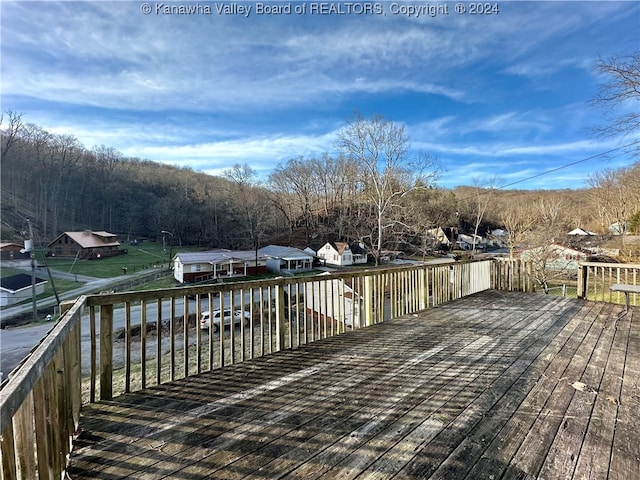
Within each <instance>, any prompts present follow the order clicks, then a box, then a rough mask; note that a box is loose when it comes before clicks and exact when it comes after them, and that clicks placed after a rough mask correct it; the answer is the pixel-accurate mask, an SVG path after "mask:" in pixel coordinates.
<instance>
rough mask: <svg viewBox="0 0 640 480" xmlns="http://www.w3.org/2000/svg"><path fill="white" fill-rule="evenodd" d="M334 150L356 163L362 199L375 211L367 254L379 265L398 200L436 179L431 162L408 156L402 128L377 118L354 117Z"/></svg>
mask: <svg viewBox="0 0 640 480" xmlns="http://www.w3.org/2000/svg"><path fill="white" fill-rule="evenodd" d="M338 146H339V148H341V149H342V151H343V152H344V153H345V155H346V156H347V157H349V158H350V159H352V160H354V161H355V162H357V163H358V165H359V167H360V169H361V172H360V177H361V182H362V185H363V192H364V195H365V196H366V197H367V198H368V199H369V201H371V202H372V204H373V205H374V209H375V213H376V215H375V225H372V233H371V245H370V246H371V251H372V253H373V256H374V257H375V259H376V264H378V263H379V262H380V256H381V251H382V247H383V242H384V232H385V230H387V229H388V228H391V227H393V226H394V224H395V222H396V219H397V216H396V214H397V210H398V208H399V204H398V200H399V199H400V198H401V197H402V196H404V195H405V194H406V193H407V192H409V191H411V190H413V189H416V188H426V187H428V186H429V185H430V184H431V182H432V181H433V180H434V179H435V178H436V177H437V169H436V168H435V167H436V162H435V158H433V157H431V156H430V155H419V156H418V157H417V158H415V159H414V158H413V157H412V156H411V155H410V154H409V138H408V137H407V135H406V133H405V130H404V126H403V125H400V124H396V123H394V122H392V121H389V120H386V119H384V117H382V116H381V115H376V116H374V117H372V118H365V117H363V116H361V115H360V114H356V115H355V117H354V119H353V120H352V121H351V122H350V123H349V124H348V125H347V126H346V127H345V128H343V129H342V130H341V131H340V133H339V139H338ZM358 240H360V239H358Z"/></svg>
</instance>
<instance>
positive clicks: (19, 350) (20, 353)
mask: <svg viewBox="0 0 640 480" xmlns="http://www.w3.org/2000/svg"><path fill="white" fill-rule="evenodd" d="M159 272H161V270H160V269H155V270H145V271H142V272H136V273H134V274H129V275H121V276H119V277H114V278H107V279H102V278H93V277H83V279H84V280H90V281H89V282H87V283H85V284H84V285H82V286H80V287H78V288H75V289H73V290H69V291H67V292H64V293H62V294H60V300H71V299H75V298H78V297H79V296H80V295H85V294H90V293H98V292H100V291H102V290H107V289H109V288H112V287H113V286H114V285H117V284H119V283H122V282H123V281H131V280H134V279H136V278H139V277H144V276H147V275H154V274H157V273H159ZM51 273H52V275H53V276H54V278H55V277H56V276H57V277H59V278H60V275H68V274H64V272H55V271H52V272H51ZM71 275H74V274H71ZM74 280H75V278H74ZM53 306H56V299H55V297H50V298H46V299H42V300H38V303H37V307H38V309H41V308H46V307H53ZM31 310H32V305H31V303H27V304H23V305H17V306H15V307H9V308H3V309H2V311H0V323H3V322H4V321H6V319H9V318H12V317H14V316H17V315H23V314H25V313H30V312H31ZM53 326H54V323H53V322H45V323H36V324H30V325H22V326H20V327H14V328H6V329H2V330H0V371H1V372H2V373H3V374H4V375H6V374H7V373H8V372H10V371H11V370H13V369H14V368H15V367H16V365H18V363H20V361H22V359H23V358H24V357H25V356H27V354H28V353H29V352H30V351H31V350H32V349H33V348H34V347H35V346H36V345H38V343H40V341H41V340H42V338H44V336H45V335H46V334H47V333H48V332H49V330H51V328H53ZM85 330H86V331H88V328H87V329H85Z"/></svg>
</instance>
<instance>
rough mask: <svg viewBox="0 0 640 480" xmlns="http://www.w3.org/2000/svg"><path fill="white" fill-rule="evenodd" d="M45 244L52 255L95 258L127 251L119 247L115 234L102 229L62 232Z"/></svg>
mask: <svg viewBox="0 0 640 480" xmlns="http://www.w3.org/2000/svg"><path fill="white" fill-rule="evenodd" d="M47 246H48V247H49V254H50V255H51V256H54V257H72V258H83V259H97V258H104V257H113V256H115V255H121V254H124V253H127V251H126V250H120V249H119V247H120V242H118V236H117V235H115V234H113V233H109V232H104V231H96V232H94V231H91V230H85V231H84V232H63V233H61V234H60V235H58V236H57V237H56V238H55V239H54V240H53V241H52V242H51V243H49V245H47Z"/></svg>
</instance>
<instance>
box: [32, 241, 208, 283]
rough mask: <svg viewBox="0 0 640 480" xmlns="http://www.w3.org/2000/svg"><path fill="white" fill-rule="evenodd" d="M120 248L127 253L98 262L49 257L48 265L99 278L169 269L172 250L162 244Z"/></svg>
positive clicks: (40, 260)
mask: <svg viewBox="0 0 640 480" xmlns="http://www.w3.org/2000/svg"><path fill="white" fill-rule="evenodd" d="M120 248H121V249H123V250H125V249H126V250H127V253H126V254H124V255H118V256H116V257H107V258H101V259H98V260H75V259H73V258H55V257H48V258H47V263H48V264H49V267H50V268H52V269H55V270H59V271H62V272H67V273H76V274H78V275H89V276H91V277H98V278H111V277H117V276H119V275H123V274H125V273H127V274H131V273H135V272H139V271H141V270H146V269H147V268H152V267H157V266H164V267H167V268H168V267H169V263H170V258H169V254H170V250H169V249H168V248H167V249H166V250H163V249H162V244H158V243H155V242H145V243H139V244H137V245H129V244H123V245H122V246H121V247H120ZM178 251H198V249H196V248H182V247H180V248H178V247H173V249H172V253H173V254H175V253H177V252H178ZM39 263H40V264H42V258H41V257H39ZM125 269H126V271H125Z"/></svg>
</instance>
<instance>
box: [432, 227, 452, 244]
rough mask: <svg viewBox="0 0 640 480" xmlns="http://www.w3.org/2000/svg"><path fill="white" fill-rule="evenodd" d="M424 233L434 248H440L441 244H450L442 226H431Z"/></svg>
mask: <svg viewBox="0 0 640 480" xmlns="http://www.w3.org/2000/svg"><path fill="white" fill-rule="evenodd" d="M426 234H427V237H428V238H429V239H430V240H431V241H430V244H431V246H432V247H433V248H434V249H437V248H440V247H441V246H445V247H449V246H450V245H451V241H450V240H449V238H448V237H447V234H446V233H445V231H444V230H443V229H442V227H437V228H431V229H429V230H427V232H426Z"/></svg>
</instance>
